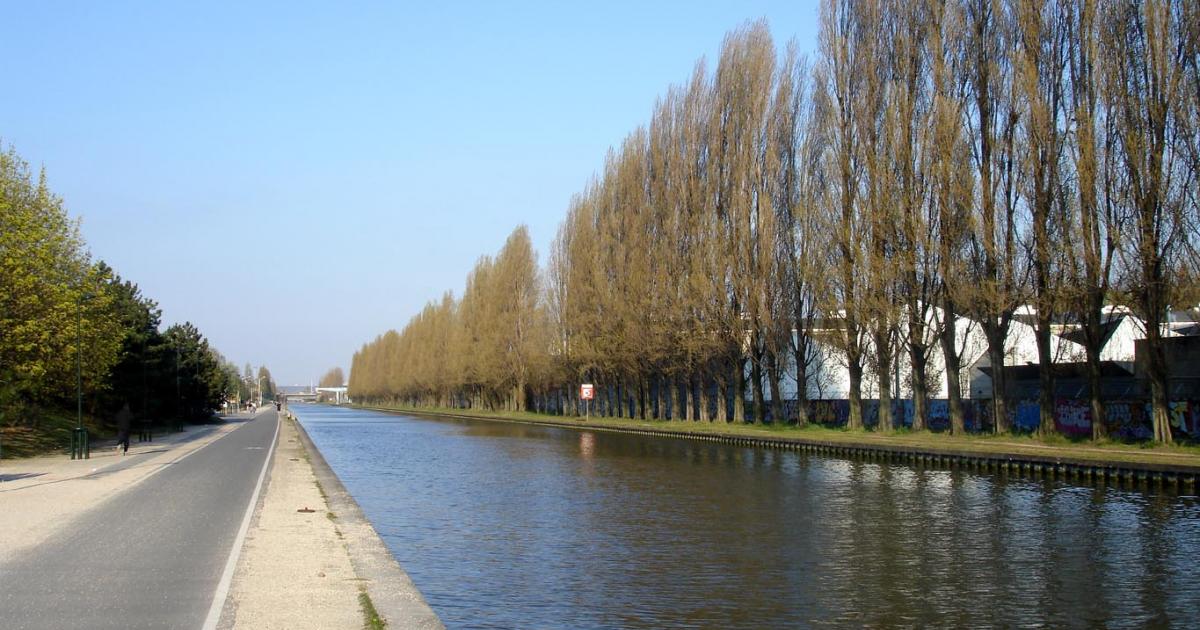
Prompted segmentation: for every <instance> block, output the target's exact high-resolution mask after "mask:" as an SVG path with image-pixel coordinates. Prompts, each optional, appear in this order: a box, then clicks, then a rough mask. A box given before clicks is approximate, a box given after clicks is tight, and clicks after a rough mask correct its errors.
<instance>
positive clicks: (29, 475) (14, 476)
mask: <svg viewBox="0 0 1200 630" xmlns="http://www.w3.org/2000/svg"><path fill="white" fill-rule="evenodd" d="M44 474H46V473H40V472H39V473H13V474H11V475H0V481H16V480H18V479H30V478H32V477H41V476H42V475H44Z"/></svg>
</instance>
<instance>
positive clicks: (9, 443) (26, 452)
mask: <svg viewBox="0 0 1200 630" xmlns="http://www.w3.org/2000/svg"><path fill="white" fill-rule="evenodd" d="M77 423H78V417H77V416H76V415H75V412H74V411H62V410H54V411H47V412H45V413H44V414H43V415H41V416H40V417H39V418H38V422H37V426H36V427H28V426H0V451H2V452H0V457H3V458H4V459H11V458H14V457H31V456H34V455H42V454H45V453H53V452H57V451H64V452H65V451H66V450H67V449H69V448H70V445H71V431H72V430H74V429H75V427H76V426H77ZM83 425H84V426H85V427H87V429H88V432H89V433H90V434H91V436H92V442H93V446H94V445H95V442H96V441H97V440H100V439H104V438H106V437H112V431H111V430H108V429H106V428H104V427H101V426H100V424H99V423H97V422H96V421H95V420H94V419H92V418H89V417H87V416H84V418H83Z"/></svg>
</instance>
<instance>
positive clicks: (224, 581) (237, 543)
mask: <svg viewBox="0 0 1200 630" xmlns="http://www.w3.org/2000/svg"><path fill="white" fill-rule="evenodd" d="M281 424H283V423H282V422H280V421H279V419H278V417H276V419H275V436H274V437H272V438H271V448H270V449H269V450H268V451H267V457H266V459H264V460H263V467H262V472H260V473H258V483H257V484H256V485H255V486H254V494H253V495H251V497H250V505H247V506H246V515H245V516H243V517H242V526H241V527H240V528H238V533H237V537H236V538H234V539H233V548H232V549H230V550H229V559H228V560H226V561H225V571H224V572H223V573H222V574H221V581H220V582H218V583H217V591H216V592H215V593H213V600H212V605H211V606H209V607H208V617H206V618H205V619H204V625H203V626H202V628H203V629H204V630H216V628H217V623H219V622H220V621H221V609H222V608H224V607H225V598H226V597H228V596H229V587H230V586H231V585H232V584H233V571H234V569H236V568H237V561H238V556H240V555H242V544H243V543H244V542H245V541H246V532H247V531H248V530H249V529H250V518H251V517H252V516H254V506H256V505H258V493H259V492H260V491H262V485H263V479H265V478H266V477H267V467H268V466H270V465H271V455H272V454H273V453H274V452H275V442H276V441H277V440H278V439H279V427H280V425H281Z"/></svg>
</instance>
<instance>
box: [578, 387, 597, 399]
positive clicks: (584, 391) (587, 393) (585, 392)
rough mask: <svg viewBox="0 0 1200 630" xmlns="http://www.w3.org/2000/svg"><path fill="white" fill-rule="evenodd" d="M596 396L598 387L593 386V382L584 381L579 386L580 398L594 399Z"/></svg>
mask: <svg viewBox="0 0 1200 630" xmlns="http://www.w3.org/2000/svg"><path fill="white" fill-rule="evenodd" d="M595 398H596V388H595V387H592V384H591V383H584V384H583V385H580V386H579V399H580V400H593V399H595Z"/></svg>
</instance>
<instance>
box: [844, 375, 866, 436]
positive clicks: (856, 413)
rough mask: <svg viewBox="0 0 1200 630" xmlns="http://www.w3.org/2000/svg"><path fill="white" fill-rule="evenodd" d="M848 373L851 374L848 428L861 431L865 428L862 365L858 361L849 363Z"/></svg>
mask: <svg viewBox="0 0 1200 630" xmlns="http://www.w3.org/2000/svg"><path fill="white" fill-rule="evenodd" d="M848 363H849V365H848V366H847V371H848V372H849V373H850V418H849V419H847V421H846V428H848V429H855V430H857V429H861V428H863V406H862V373H863V370H862V365H861V364H860V363H859V362H858V361H848Z"/></svg>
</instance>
